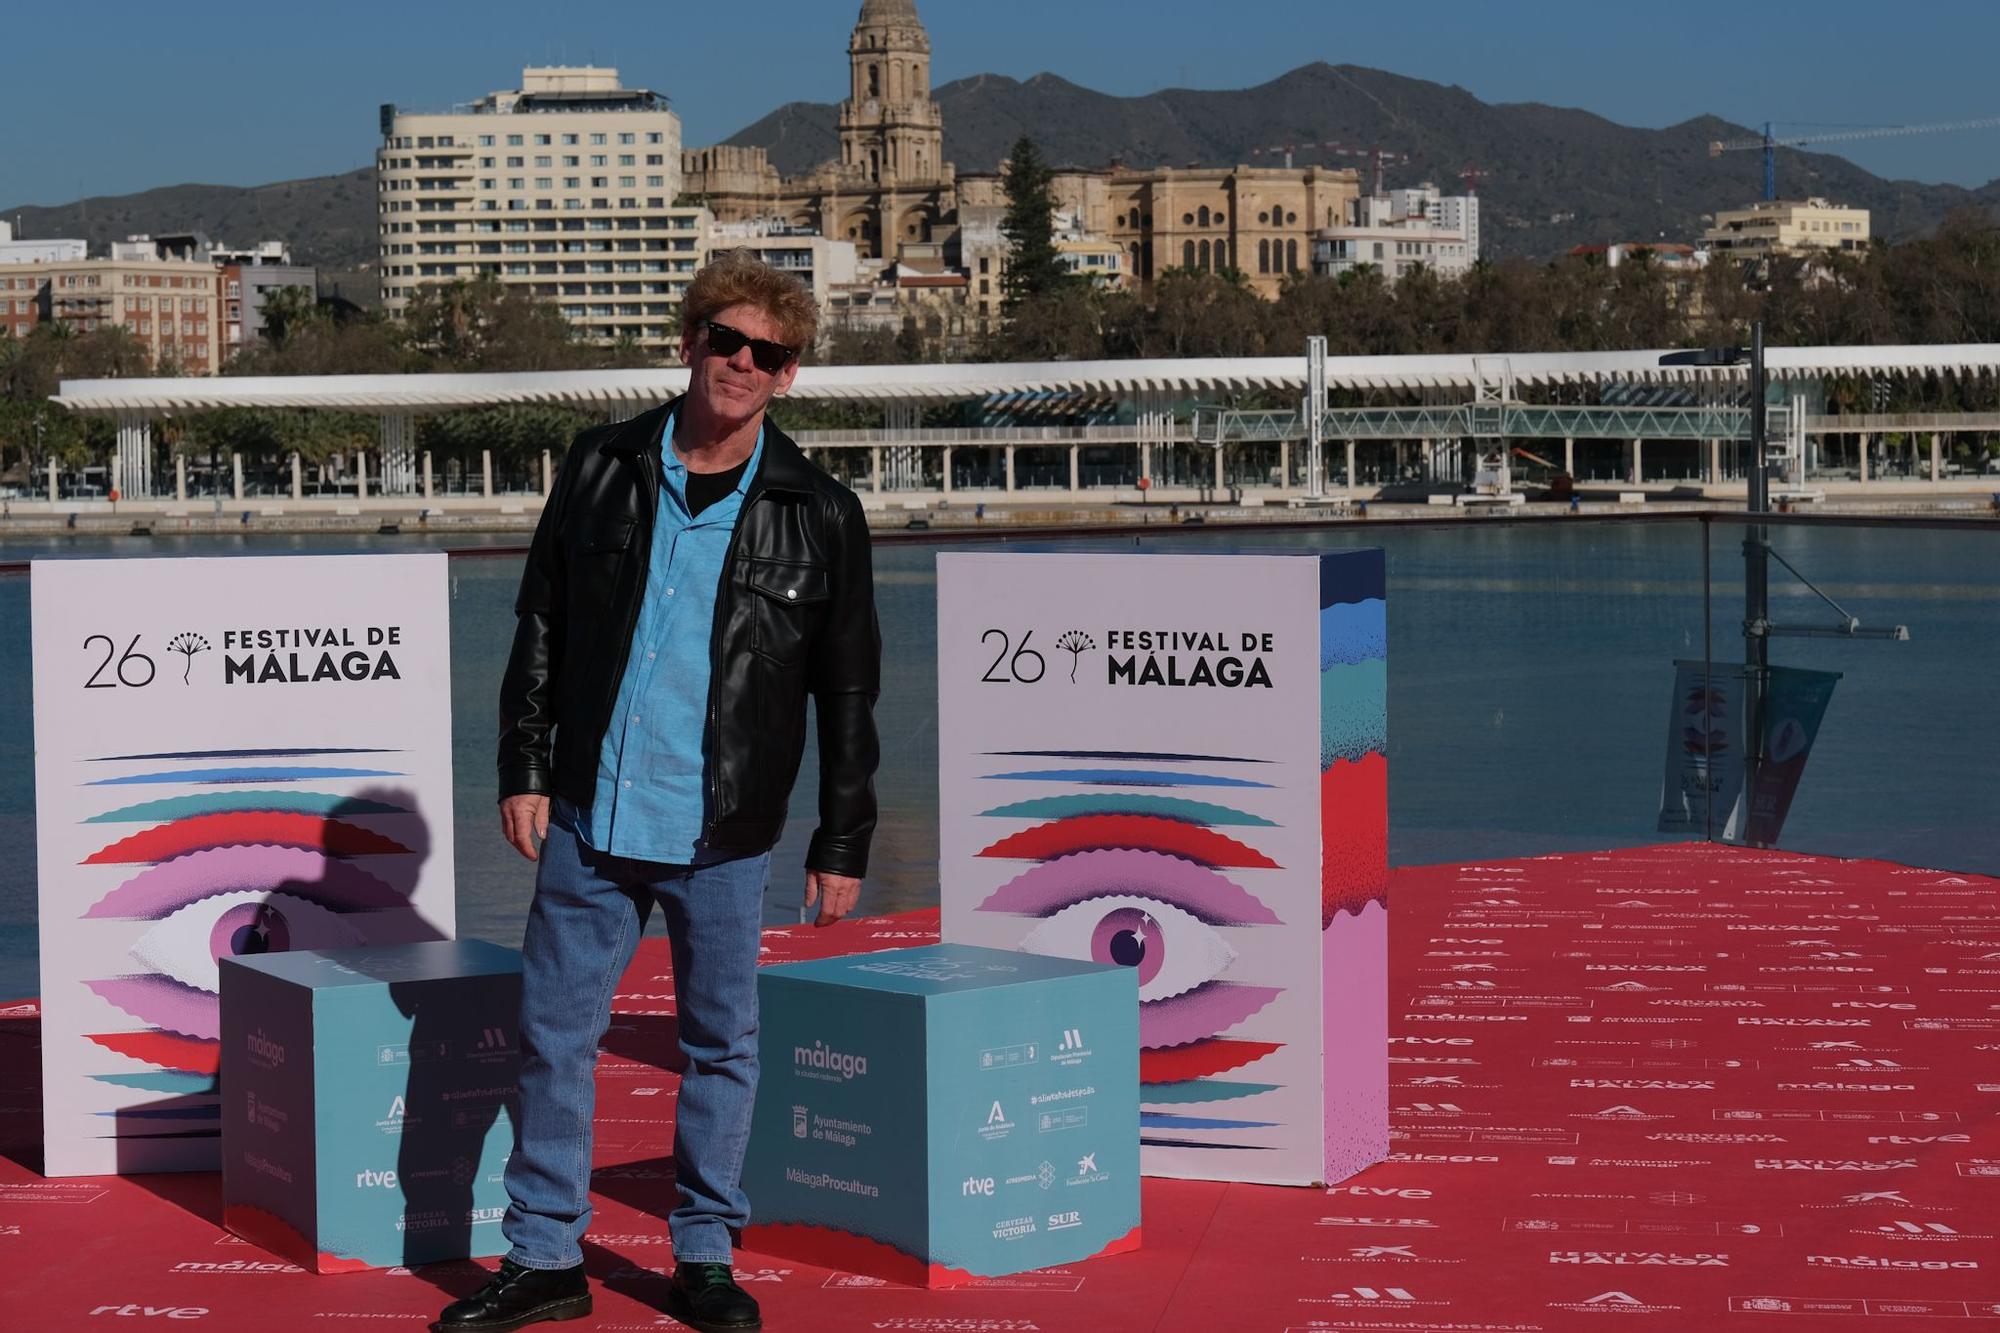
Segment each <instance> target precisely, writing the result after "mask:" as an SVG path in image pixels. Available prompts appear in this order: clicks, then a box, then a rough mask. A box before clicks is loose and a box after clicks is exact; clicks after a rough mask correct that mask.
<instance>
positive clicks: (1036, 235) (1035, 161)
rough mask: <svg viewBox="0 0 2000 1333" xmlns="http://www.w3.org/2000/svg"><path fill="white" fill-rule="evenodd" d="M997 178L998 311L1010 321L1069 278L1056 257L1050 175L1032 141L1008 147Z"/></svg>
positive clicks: (1052, 175) (1024, 137) (1025, 139)
mask: <svg viewBox="0 0 2000 1333" xmlns="http://www.w3.org/2000/svg"><path fill="white" fill-rule="evenodd" d="M1000 178H1001V184H1002V187H1003V188H1004V189H1005V190H1006V192H1007V212H1006V215H1005V216H1004V217H1003V218H1002V219H1001V222H1000V230H1001V231H1002V232H1003V233H1004V234H1005V235H1006V237H1007V240H1008V242H1009V244H1010V246H1011V248H1010V249H1009V251H1008V254H1007V271H1006V273H1005V274H1004V275H1003V276H1002V278H1001V280H1000V292H1001V302H1000V309H1001V312H1002V313H1003V314H1005V315H1008V316H1011V315H1012V314H1013V313H1014V311H1015V309H1016V308H1017V307H1018V306H1019V305H1020V304H1021V302H1023V301H1025V300H1029V299H1031V298H1033V297H1038V296H1044V295H1047V294H1048V293H1050V292H1053V291H1055V290H1057V289H1058V288H1060V287H1062V286H1064V285H1065V284H1066V283H1068V281H1069V276H1070V275H1069V274H1068V273H1067V272H1065V271H1064V270H1063V266H1062V261H1061V260H1060V259H1058V258H1057V256H1056V245H1055V212H1056V201H1055V195H1054V193H1053V192H1052V189H1051V185H1052V183H1053V181H1054V179H1055V173H1054V172H1053V171H1052V170H1051V169H1050V168H1049V164H1048V163H1047V162H1046V161H1045V160H1044V159H1043V157H1042V150H1041V149H1039V148H1037V147H1036V146H1035V141H1034V140H1033V139H1030V138H1029V137H1028V136H1027V135H1025V134H1024V135H1022V136H1021V137H1020V138H1018V139H1016V140H1015V141H1014V151H1013V152H1011V153H1009V154H1008V155H1007V161H1006V163H1005V164H1004V165H1003V166H1002V167H1001V168H1000Z"/></svg>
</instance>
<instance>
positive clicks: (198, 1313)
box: [91, 1303, 208, 1319]
mask: <svg viewBox="0 0 2000 1333" xmlns="http://www.w3.org/2000/svg"><path fill="white" fill-rule="evenodd" d="M91 1313H92V1314H94V1315H100V1314H105V1315H110V1316H111V1317H112V1318H114V1319H200V1318H203V1317H204V1316H206V1315H207V1314H208V1307H207V1306H205V1305H138V1304H132V1303H127V1304H125V1305H100V1306H98V1307H97V1308H96V1309H95V1310H92V1311H91Z"/></svg>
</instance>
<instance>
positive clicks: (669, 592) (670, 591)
mask: <svg viewBox="0 0 2000 1333" xmlns="http://www.w3.org/2000/svg"><path fill="white" fill-rule="evenodd" d="M673 595H674V590H673V589H672V588H669V589H667V596H669V597H672V596H673Z"/></svg>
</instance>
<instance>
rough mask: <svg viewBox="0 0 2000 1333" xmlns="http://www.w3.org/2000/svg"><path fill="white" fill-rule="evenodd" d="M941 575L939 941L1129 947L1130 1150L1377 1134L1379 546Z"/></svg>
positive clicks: (1255, 1172) (1230, 1162) (1263, 1169)
mask: <svg viewBox="0 0 2000 1333" xmlns="http://www.w3.org/2000/svg"><path fill="white" fill-rule="evenodd" d="M937 601H938V672H939V678H938V706H939V720H938V766H939V774H938V793H939V804H940V809H939V823H940V829H939V837H940V843H939V869H940V879H941V905H942V909H943V929H944V937H945V938H946V939H947V940H950V941H953V942H957V943H965V944H980V945H987V946H990V947H997V948H1010V949H1024V950H1028V951H1032V952H1038V953H1047V954H1054V955H1059V956H1065V957H1074V958H1088V959H1095V960H1097V961H1100V962H1116V963H1122V964H1125V965H1127V966H1131V967H1134V968H1135V969H1136V970H1137V971H1138V974H1139V986H1140V989H1139V1001H1140V1006H1139V1009H1140V1018H1139V1023H1140V1047H1141V1051H1140V1079H1141V1089H1140V1101H1141V1142H1142V1145H1143V1147H1144V1154H1143V1163H1144V1169H1145V1171H1146V1172H1147V1173H1149V1174H1153V1175H1170V1176H1184V1177H1200V1178H1207V1179H1227V1180H1248V1181H1268V1182H1279V1183H1307V1182H1314V1181H1325V1180H1338V1179H1342V1178H1344V1177H1346V1176H1348V1175H1351V1174H1352V1173H1354V1172H1355V1171H1358V1170H1360V1169H1361V1168H1362V1167H1364V1166H1367V1165H1369V1164H1370V1163H1372V1162H1375V1161H1378V1160H1380V1159H1381V1158H1382V1156H1383V1155H1384V1154H1385V1153H1386V1152H1387V1150H1388V1093H1387V1087H1388V1063H1387V1045H1386V1041H1387V1012H1386V1003H1387V1001H1386V994H1387V964H1386V955H1387V941H1388V924H1387V923H1388V908H1387V895H1386V883H1387V787H1388V783H1387V761H1386V759H1385V753H1386V736H1387V708H1386V692H1387V628H1386V619H1385V604H1384V598H1383V562H1382V553H1381V552H1380V551H1377V550H1363V551H1348V552H1340V553H1334V554H1324V555H1321V554H1228V555H1181V554H1164V553H1160V554H1154V553H1116V554H1111V553H1104V554H1099V553H1054V552H1050V553H1043V552H1003V553H983V552H982V553H965V554H959V553H952V554H944V555H940V556H939V557H938V598H937ZM1085 1035H1086V1037H1087V1035H1088V1034H1085Z"/></svg>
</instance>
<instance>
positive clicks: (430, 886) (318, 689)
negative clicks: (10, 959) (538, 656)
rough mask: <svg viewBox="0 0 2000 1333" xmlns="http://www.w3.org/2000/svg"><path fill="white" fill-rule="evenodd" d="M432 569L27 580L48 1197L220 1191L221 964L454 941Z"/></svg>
mask: <svg viewBox="0 0 2000 1333" xmlns="http://www.w3.org/2000/svg"><path fill="white" fill-rule="evenodd" d="M446 587H447V585H446V575H445V558H444V556H442V555H389V556H361V555H355V556H278V557H257V558H251V557H243V558H235V559H177V560H42V561H36V562H35V565H34V571H33V578H32V607H33V651H34V698H35V820H36V835H37V852H38V857H37V859H38V866H39V876H40V926H41V969H42V1005H43V1017H42V1104H43V1116H44V1145H45V1158H46V1160H45V1170H46V1172H47V1173H48V1174H49V1175H52V1176H61V1175H83V1174H108V1173H113V1172H118V1173H123V1172H131V1171H176V1170H188V1171H197V1170H214V1169H216V1167H217V1166H218V1165H219V1162H220V1157H219V1151H218V1141H219V1136H220V1133H221V1127H220V1126H221V1121H220V1115H221V1109H220V1103H219V1093H218V1090H217V1086H216V1081H217V1080H216V1074H217V1069H218V1065H219V1049H218V1043H219V1038H220V1014H219V1010H218V999H217V991H218V980H217V973H218V964H217V961H216V960H217V959H218V958H220V957H223V956H228V955H241V954H247V953H261V952H272V951H277V950H283V949H316V948H338V947H343V946H351V945H357V944H374V943H384V942H405V941H411V940H421V939H443V938H448V937H450V935H451V934H452V933H453V925H454V923H453V901H452V885H453V869H452V827H451V791H452V777H451V692H450V645H449V636H450V631H449V620H448V616H447V611H448V607H447V600H446Z"/></svg>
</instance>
